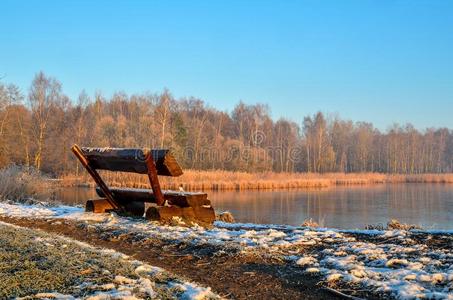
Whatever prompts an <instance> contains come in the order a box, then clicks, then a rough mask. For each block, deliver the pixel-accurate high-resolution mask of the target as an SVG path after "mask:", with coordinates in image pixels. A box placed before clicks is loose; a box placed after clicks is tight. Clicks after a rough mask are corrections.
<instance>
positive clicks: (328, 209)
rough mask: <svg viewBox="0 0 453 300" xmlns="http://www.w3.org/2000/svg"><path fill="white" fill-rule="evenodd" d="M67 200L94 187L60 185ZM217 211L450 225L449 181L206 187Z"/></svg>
mask: <svg viewBox="0 0 453 300" xmlns="http://www.w3.org/2000/svg"><path fill="white" fill-rule="evenodd" d="M58 197H59V198H60V199H61V200H62V201H63V202H64V203H67V204H84V203H85V201H86V200H87V199H90V198H96V194H95V192H94V188H64V189H61V190H60V191H59V193H58ZM208 198H209V199H210V200H211V201H212V204H213V206H214V208H215V209H216V210H217V211H230V212H231V213H232V214H233V215H234V217H235V219H236V221H238V222H253V223H273V224H289V225H300V224H301V223H303V222H304V220H306V219H310V218H311V219H313V220H314V221H316V222H318V223H319V224H320V225H322V226H326V227H335V228H361V229H363V228H364V227H365V225H367V224H378V223H381V224H386V223H387V221H388V220H390V219H392V218H394V219H398V220H400V221H401V222H404V223H410V224H417V225H421V226H423V227H424V228H427V229H453V185H448V184H388V185H372V186H352V187H334V188H328V189H319V190H277V191H254V190H252V191H248V190H246V191H240V192H239V191H209V192H208Z"/></svg>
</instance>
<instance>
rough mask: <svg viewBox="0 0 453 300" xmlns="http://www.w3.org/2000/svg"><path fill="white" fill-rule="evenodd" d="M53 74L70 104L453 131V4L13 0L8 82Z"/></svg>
mask: <svg viewBox="0 0 453 300" xmlns="http://www.w3.org/2000/svg"><path fill="white" fill-rule="evenodd" d="M40 70H43V71H44V72H45V73H47V74H48V75H52V76H54V77H56V78H58V79H59V80H60V81H61V82H62V83H63V90H64V92H65V93H66V94H67V95H69V96H70V97H71V98H75V97H77V95H78V93H79V92H80V91H81V90H82V89H85V90H86V91H87V92H88V93H89V94H91V95H92V94H94V92H95V91H96V90H99V91H102V92H103V93H104V94H106V95H111V94H112V93H113V92H114V91H119V90H122V91H125V92H127V93H129V94H130V93H135V92H144V91H153V92H154V91H161V90H162V89H163V88H164V87H167V88H169V89H170V90H171V91H172V92H173V94H174V95H175V96H176V97H181V96H196V97H199V98H201V99H203V100H205V101H206V102H207V103H208V104H209V105H211V106H213V107H216V108H218V109H221V110H231V109H232V108H233V107H234V105H235V104H236V103H237V102H238V101H239V100H243V101H244V102H246V103H256V102H261V103H267V104H269V106H270V108H271V113H272V116H273V117H274V118H279V117H286V118H289V119H291V120H294V121H296V122H301V121H302V118H303V116H305V115H307V114H313V113H315V112H316V111H318V110H321V111H324V112H326V113H330V114H336V113H338V114H339V115H340V116H341V117H342V118H348V119H352V120H356V121H358V120H364V121H370V122H373V123H374V124H375V125H376V126H377V127H379V128H381V129H385V128H387V127H388V126H389V125H391V124H392V123H393V122H399V123H405V122H412V123H413V124H414V125H415V126H416V127H417V128H424V127H429V126H436V127H439V126H447V127H450V128H453V1H450V0H443V1H442V0H425V1H419V0H407V1H403V0H374V1H371V0H356V1H348V0H343V1H328V0H312V1H302V0H301V1H289V0H288V1H266V0H262V1H246V0H242V1H231V0H230V1H208V0H206V1H43V0H41V1H17V0H16V1H10V0H2V1H1V3H0V75H2V76H3V79H2V80H3V81H4V82H14V83H16V84H18V85H19V86H20V87H21V88H22V89H23V90H24V91H25V92H26V91H27V90H28V88H29V85H30V82H31V80H32V78H33V76H34V74H35V73H36V72H38V71H40Z"/></svg>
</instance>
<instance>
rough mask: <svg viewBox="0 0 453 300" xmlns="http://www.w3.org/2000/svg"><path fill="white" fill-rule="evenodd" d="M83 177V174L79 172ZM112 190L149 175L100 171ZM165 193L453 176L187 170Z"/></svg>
mask: <svg viewBox="0 0 453 300" xmlns="http://www.w3.org/2000/svg"><path fill="white" fill-rule="evenodd" d="M80 173H81V174H83V173H84V172H83V170H81V172H80ZM101 173H102V174H101V175H102V177H103V178H104V179H105V180H106V181H107V183H108V184H109V185H110V186H112V187H129V188H149V181H148V178H147V176H146V175H140V174H132V173H121V172H117V173H113V172H106V171H104V172H103V171H101ZM58 181H59V184H61V185H62V186H64V187H77V186H81V187H82V186H84V187H94V186H95V183H94V181H93V180H92V179H91V178H90V177H89V176H88V175H87V174H83V175H79V176H76V175H66V176H62V177H60V178H59V180H58ZM160 183H161V187H162V188H163V189H173V190H174V189H179V187H180V186H182V187H183V189H184V190H186V191H194V190H266V189H269V190H270V189H291V188H326V187H333V186H347V185H370V184H385V183H391V184H394V183H444V184H452V183H453V173H445V174H383V173H322V174H321V173H275V172H262V173H246V172H232V171H222V170H214V171H200V170H186V171H184V174H183V175H182V176H180V177H166V176H160Z"/></svg>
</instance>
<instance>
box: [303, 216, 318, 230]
mask: <svg viewBox="0 0 453 300" xmlns="http://www.w3.org/2000/svg"><path fill="white" fill-rule="evenodd" d="M300 226H302V227H312V228H317V227H319V224H318V223H317V222H316V221H313V219H312V218H310V219H306V220H304V222H303V223H302V224H301V225H300Z"/></svg>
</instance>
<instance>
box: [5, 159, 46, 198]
mask: <svg viewBox="0 0 453 300" xmlns="http://www.w3.org/2000/svg"><path fill="white" fill-rule="evenodd" d="M52 187H53V186H52V184H51V183H50V182H49V181H48V180H47V179H46V177H45V176H43V175H42V174H41V173H40V172H39V171H37V170H35V169H33V168H25V167H21V166H17V165H10V166H8V167H6V168H3V169H0V201H14V202H20V203H30V202H33V201H35V200H37V199H41V200H42V199H45V200H47V199H49V198H51V196H52V191H53V188H52Z"/></svg>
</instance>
